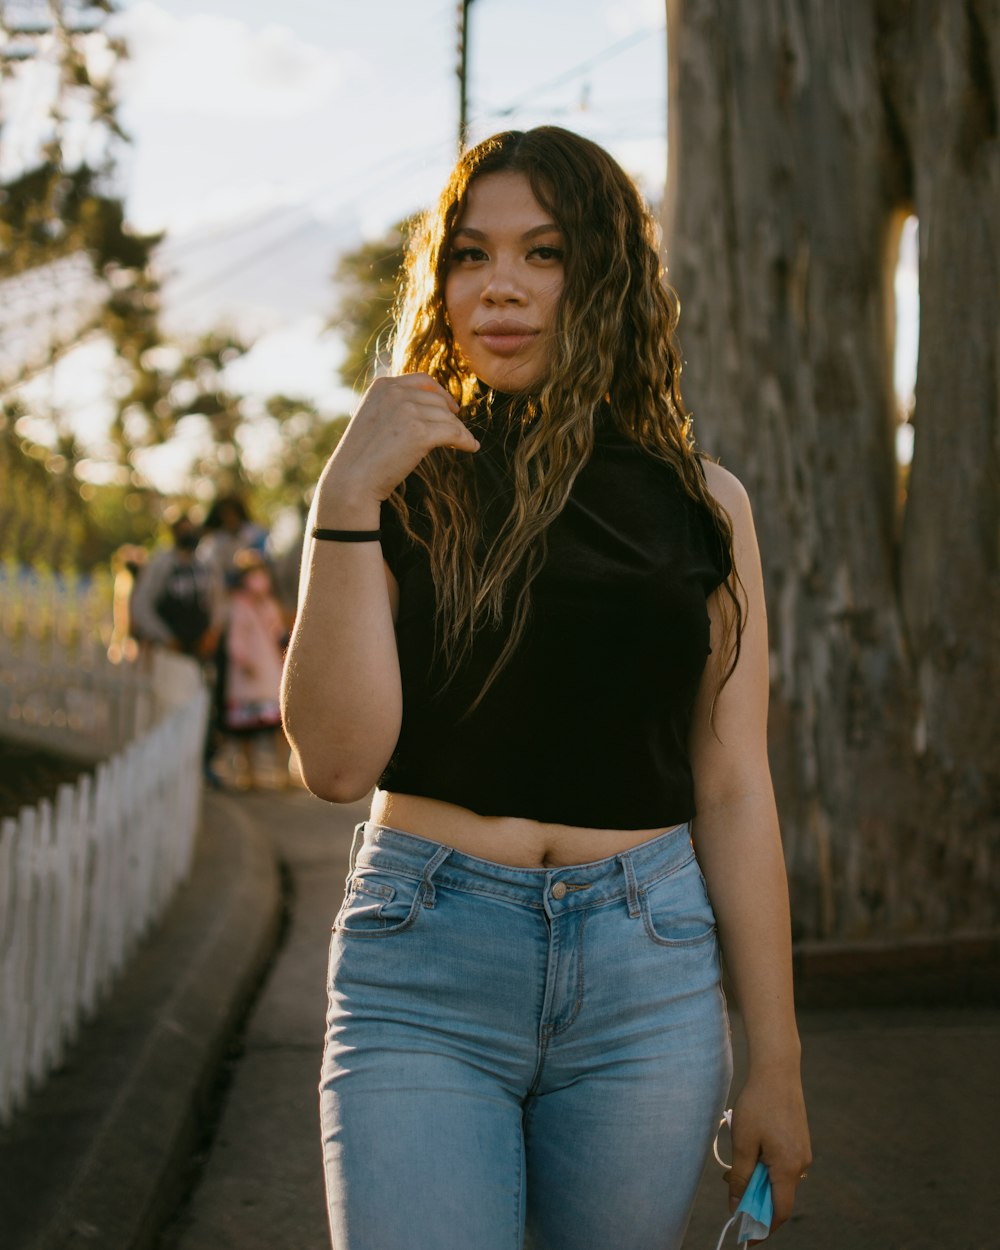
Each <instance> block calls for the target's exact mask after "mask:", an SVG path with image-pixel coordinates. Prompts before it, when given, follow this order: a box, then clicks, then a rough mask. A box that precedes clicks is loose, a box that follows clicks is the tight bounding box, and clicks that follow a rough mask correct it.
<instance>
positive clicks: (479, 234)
mask: <svg viewBox="0 0 1000 1250" xmlns="http://www.w3.org/2000/svg"><path fill="white" fill-rule="evenodd" d="M455 234H456V235H459V234H465V235H468V237H469V238H470V239H480V240H483V239H485V238H486V237H487V236H486V234H485V233H484V232H483V231H482V230H477V229H476V228H475V227H474V226H459V227H458V228H457V229H456V230H455ZM540 234H562V230H561V229H560V228H559V226H557V225H556V223H555V222H554V221H551V222H549V221H547V222H545V224H544V225H541V226H532V228H531V229H530V230H526V231H525V232H524V234H522V235H521V239H522V240H524V241H527V240H528V239H534V238H536V237H537V236H538V235H540Z"/></svg>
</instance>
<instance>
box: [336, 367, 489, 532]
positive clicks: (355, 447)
mask: <svg viewBox="0 0 1000 1250" xmlns="http://www.w3.org/2000/svg"><path fill="white" fill-rule="evenodd" d="M458 410H459V409H458V404H457V403H456V402H455V400H454V398H453V397H452V396H451V395H450V394H449V393H448V392H447V391H446V390H445V389H444V387H443V386H441V385H440V383H438V382H435V381H434V379H433V378H432V377H430V376H429V375H428V374H426V373H407V374H404V375H402V376H401V377H395V378H377V379H376V380H375V381H374V382H373V383H372V384H371V386H370V387H369V388H368V390H367V391H366V392H365V396H364V398H363V399H362V401H361V405H360V407H359V408H358V410H357V412H356V413H355V414H354V416H353V417H352V418H351V421H350V424H349V425H348V427H347V429H346V430H345V431H344V434H343V436H342V438H341V440H340V442H339V443H338V444H337V447H336V449H335V450H334V452H333V455H332V456H331V457H330V459H329V460H328V461H327V463H326V466H325V467H324V469H323V472H322V474H321V475H320V479H319V485H318V487H317V492H316V493H317V500H318V511H319V512H322V513H323V514H324V515H327V510H326V509H325V508H323V503H324V501H325V500H326V499H329V500H330V501H331V502H333V501H337V500H348V501H352V502H356V503H357V504H360V505H362V506H364V505H367V506H368V507H371V506H372V505H375V506H376V507H377V506H378V505H380V504H381V503H382V501H383V500H384V499H388V497H389V495H390V494H391V493H392V492H393V490H394V489H395V488H396V487H397V486H398V485H399V483H400V482H401V481H402V480H403V479H404V478H405V477H407V476H408V474H410V473H412V472H413V470H414V469H415V468H416V467H417V465H418V464H419V463H420V461H421V460H423V458H424V456H426V455H427V453H428V452H430V451H432V450H433V449H434V448H435V447H454V448H455V449H456V450H457V451H465V452H474V451H478V450H479V443H478V442H477V440H476V439H475V438H474V437H473V435H472V434H471V433H470V431H469V430H468V428H467V427H466V426H465V425H464V424H463V423H462V422H461V421H460V420H459V418H458V415H457V414H458Z"/></svg>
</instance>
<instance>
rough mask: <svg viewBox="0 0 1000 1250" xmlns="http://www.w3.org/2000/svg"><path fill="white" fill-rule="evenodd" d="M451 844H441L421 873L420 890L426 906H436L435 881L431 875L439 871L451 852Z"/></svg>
mask: <svg viewBox="0 0 1000 1250" xmlns="http://www.w3.org/2000/svg"><path fill="white" fill-rule="evenodd" d="M451 850H452V848H451V847H450V846H439V847H438V849H437V850H436V851H435V852H434V854H433V855H432V856H431V857H430V859H429V860H428V861H427V863H426V865H425V867H424V871H423V872H422V873H421V874H420V892H421V895H422V897H423V904H424V906H425V907H433V906H434V883H433V882H432V881H431V877H433V876H434V874H435V873H436V872H437V870H438V869H439V868H440V867H441V865H442V864H443V863H444V861H445V860H446V859H447V858H448V856H449V855H450V854H451Z"/></svg>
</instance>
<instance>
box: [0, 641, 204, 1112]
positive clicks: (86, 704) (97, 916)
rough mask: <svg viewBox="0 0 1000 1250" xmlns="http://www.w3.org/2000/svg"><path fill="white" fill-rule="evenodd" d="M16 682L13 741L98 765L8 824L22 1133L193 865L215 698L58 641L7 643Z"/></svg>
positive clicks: (1, 1071)
mask: <svg viewBox="0 0 1000 1250" xmlns="http://www.w3.org/2000/svg"><path fill="white" fill-rule="evenodd" d="M35 644H37V645H35ZM43 661H47V662H44V663H43ZM0 679H2V680H0V739H2V738H3V737H7V738H16V739H17V740H18V741H19V742H30V743H35V744H36V745H39V746H43V745H44V746H48V747H49V748H50V749H52V750H59V751H64V752H65V751H69V752H70V753H71V754H76V755H77V756H78V758H79V759H80V760H81V766H82V767H88V765H90V767H89V768H88V772H87V773H85V774H84V775H82V776H81V777H80V779H79V780H78V781H77V782H76V783H75V784H74V785H63V786H61V787H60V788H59V791H58V793H57V795H56V797H55V800H54V802H50V801H48V800H45V801H42V802H40V803H38V804H37V806H33V807H25V808H22V809H21V811H20V812H19V814H18V816H17V817H16V818H8V819H5V820H3V821H2V822H0V1123H7V1122H9V1121H10V1120H11V1119H12V1117H13V1116H14V1114H15V1113H16V1111H17V1110H18V1109H19V1108H20V1107H21V1106H22V1104H23V1103H24V1101H25V1099H26V1097H27V1095H28V1093H29V1092H30V1090H31V1089H32V1088H34V1087H37V1086H38V1085H39V1084H40V1083H41V1082H43V1081H44V1080H45V1078H46V1076H47V1075H48V1073H49V1072H51V1071H52V1069H53V1068H55V1067H56V1066H58V1065H59V1063H60V1062H61V1061H62V1059H63V1057H64V1055H65V1052H66V1048H67V1046H68V1045H69V1044H70V1043H71V1042H72V1041H73V1040H74V1038H75V1036H76V1034H77V1031H78V1029H79V1026H80V1024H81V1022H82V1021H84V1020H86V1019H87V1018H89V1017H91V1016H93V1014H94V1013H95V1011H96V1010H97V1009H98V1007H99V1005H100V1003H101V1001H102V999H103V997H104V996H105V995H106V994H107V992H108V990H109V988H110V986H111V984H112V982H113V981H114V979H115V977H116V976H117V974H118V973H119V972H120V971H121V969H122V967H123V966H124V965H125V963H126V961H127V960H128V958H129V955H130V954H131V953H132V951H133V950H134V949H135V947H136V944H137V943H138V941H139V939H140V938H141V937H142V935H143V934H144V933H145V932H146V931H147V930H148V929H149V927H150V926H151V925H152V924H153V923H154V922H155V920H156V919H158V918H159V916H160V915H161V914H162V913H163V911H164V909H165V908H166V905H167V903H168V902H169V901H170V899H171V897H172V895H173V893H174V890H175V888H176V887H177V885H178V884H179V882H180V881H181V880H182V879H183V878H184V877H185V876H186V875H187V873H188V871H189V869H190V866H191V861H192V855H193V849H194V839H195V833H196V830H197V821H198V810H199V800H200V793H201V754H202V740H203V735H204V728H205V720H206V716H207V706H208V696H207V692H206V690H205V688H204V684H203V682H202V680H201V676H200V673H199V671H198V669H197V666H196V665H195V664H194V663H193V662H192V661H190V660H187V659H186V658H184V657H181V656H174V655H170V654H158V655H155V656H146V657H143V660H142V661H141V662H139V663H136V664H111V663H110V662H108V661H107V660H106V659H105V658H104V657H103V654H101V655H99V654H98V653H97V652H96V651H95V649H94V648H93V647H90V646H89V645H87V646H83V647H80V646H76V647H75V648H74V651H73V653H71V652H70V651H68V650H66V649H64V648H61V647H60V645H59V644H58V640H57V639H54V638H52V637H49V638H48V639H42V640H40V641H39V640H38V639H30V638H28V639H25V638H21V639H17V640H12V639H11V638H10V637H9V636H7V635H5V634H4V633H3V632H2V631H0ZM73 748H75V751H74V750H73ZM109 748H110V750H109ZM2 752H3V743H2V740H0V755H2ZM102 754H103V755H104V756H105V758H104V759H102V760H100V762H96V763H94V761H95V759H96V757H97V756H99V755H102Z"/></svg>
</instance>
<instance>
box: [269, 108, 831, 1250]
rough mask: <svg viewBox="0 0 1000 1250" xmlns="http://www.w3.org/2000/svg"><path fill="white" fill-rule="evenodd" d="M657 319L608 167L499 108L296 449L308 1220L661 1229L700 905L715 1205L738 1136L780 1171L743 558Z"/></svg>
mask: <svg viewBox="0 0 1000 1250" xmlns="http://www.w3.org/2000/svg"><path fill="white" fill-rule="evenodd" d="M676 320H677V306H676V301H675V300H674V298H673V296H672V295H671V294H670V293H669V292H667V291H666V290H665V289H664V287H663V285H662V283H661V274H660V267H659V263H658V260H657V253H656V248H655V232H654V227H653V225H652V223H651V220H650V218H649V216H648V213H647V212H646V210H645V209H644V207H643V205H642V202H641V200H640V198H639V196H638V194H637V192H636V190H635V188H634V186H633V185H632V183H631V182H630V180H629V179H628V178H627V177H626V175H625V174H624V173H623V172H622V170H621V169H620V168H619V167H618V165H616V164H615V162H614V161H613V160H612V159H611V158H610V157H609V156H608V155H607V154H606V153H605V152H603V151H602V150H601V149H600V148H598V147H597V146H596V145H594V144H592V143H590V142H589V141H588V140H585V139H582V138H579V137H578V136H575V135H572V134H570V133H569V132H567V131H564V130H560V129H557V128H552V127H542V128H540V129H537V130H533V131H530V132H527V133H520V132H509V133H505V134H501V135H498V136H496V137H494V138H493V139H491V140H487V141H486V142H484V143H482V144H480V145H479V146H478V147H476V148H474V149H472V150H471V151H470V152H468V153H466V154H465V156H463V157H462V159H461V160H460V161H459V163H458V166H457V167H456V169H455V171H454V173H453V175H452V178H451V180H450V182H449V184H448V186H447V187H446V188H445V190H444V192H443V194H442V197H441V200H440V202H439V204H438V206H437V208H436V210H435V211H433V212H432V213H430V214H429V215H428V217H427V219H426V220H425V222H424V223H423V226H422V228H421V229H420V230H419V231H418V232H417V233H416V235H415V238H414V240H413V242H412V244H411V248H410V252H409V257H408V263H407V277H406V287H405V291H404V295H403V298H402V303H401V308H400V311H399V317H398V321H397V332H396V342H395V353H396V354H395V372H396V376H394V377H390V378H383V379H380V380H378V381H376V382H375V383H374V384H373V385H372V387H371V388H370V389H369V391H368V392H367V394H366V396H365V398H364V400H363V401H362V403H361V406H360V408H359V409H358V411H357V413H356V414H355V416H354V418H353V420H352V422H351V424H350V426H349V427H348V429H347V431H346V433H345V435H344V437H343V439H342V440H341V443H340V445H339V446H338V448H337V450H336V452H335V453H334V455H333V456H332V457H331V459H330V461H329V462H328V464H327V466H326V468H325V469H324V471H323V474H322V476H321V478H320V482H319V485H318V488H317V491H316V495H315V499H314V502H313V511H312V516H311V525H312V526H313V527H315V528H314V529H313V535H314V537H312V538H311V540H310V541H309V542H308V543H307V545H306V550H305V553H304V562H303V579H302V592H301V595H302V597H301V601H300V607H301V610H300V613H299V617H298V621H297V624H296V627H295V632H294V635H293V639H292V643H291V647H290V652H289V656H288V661H287V664H286V670H285V678H284V688H283V697H284V714H285V720H286V725H287V728H288V731H289V735H290V738H291V741H292V743H293V746H294V749H295V750H296V752H297V753H298V757H299V761H300V765H301V768H302V772H303V775H304V778H305V781H306V784H307V785H308V786H309V788H310V789H311V790H313V791H314V792H315V793H316V794H318V795H320V796H322V797H325V798H328V799H331V800H334V801H337V802H347V801H353V800H357V799H359V798H361V797H363V796H364V795H365V794H367V793H368V791H369V790H370V789H371V787H372V786H373V785H375V786H377V788H376V790H375V796H374V800H373V803H372V808H371V814H370V817H369V820H368V822H367V823H366V824H365V825H363V826H361V827H359V831H358V834H359V836H358V837H356V839H355V848H354V851H353V852H352V874H351V877H350V878H349V889H348V893H347V897H346V899H345V901H344V903H343V905H342V907H341V909H340V912H339V914H338V916H337V919H336V922H335V926H334V929H335V931H334V935H333V942H332V946H331V957H330V986H329V989H330V1010H329V1015H328V1029H327V1042H326V1053H325V1058H324V1071H323V1081H322V1086H321V1106H322V1118H323V1133H324V1153H325V1160H326V1170H327V1194H328V1206H329V1212H330V1224H331V1233H332V1237H333V1242H334V1245H335V1246H336V1247H338V1248H348V1250H362V1248H363V1250H376V1248H377V1250H396V1248H397V1247H400V1248H401V1247H403V1246H406V1247H426V1248H427V1250H432V1248H433V1250H450V1248H451V1247H456V1248H457V1247H460V1246H461V1247H463V1248H464V1247H476V1250H492V1248H493V1247H498V1248H499V1247H501V1246H502V1247H515V1246H520V1245H521V1244H522V1238H523V1236H524V1233H525V1229H526V1231H527V1237H528V1242H527V1244H529V1245H533V1246H535V1247H538V1248H539V1250H556V1248H560V1250H588V1248H590V1247H594V1248H595V1250H596V1247H601V1248H602V1250H604V1248H606V1247H611V1246H613V1247H615V1248H616V1250H653V1248H654V1247H655V1248H656V1250H666V1248H668V1247H678V1246H679V1245H680V1243H681V1240H682V1238H683V1233H684V1228H685V1225H686V1223H687V1219H688V1214H689V1211H690V1207H691V1204H692V1201H693V1198H694V1193H695V1188H696V1185H697V1181H698V1176H699V1174H700V1171H701V1167H702V1162H703V1160H704V1157H705V1154H706V1151H707V1148H708V1146H709V1144H710V1142H711V1139H712V1137H713V1135H714V1132H715V1129H716V1126H717V1124H718V1121H719V1116H720V1113H721V1111H722V1109H723V1107H724V1105H725V1102H726V1093H727V1089H728V1084H729V1080H730V1074H731V1060H730V1048H729V1033H728V1024H727V1019H726V1014H725V1005H724V1001H723V998H722V993H721V989H720V974H719V960H718V951H717V946H716V918H717V921H718V936H719V938H720V940H721V944H722V947H723V949H724V951H725V955H726V961H727V965H728V968H729V973H730V976H731V979H732V983H733V985H734V987H735V990H736V993H737V994H738V997H739V1005H740V1009H741V1012H742V1014H743V1018H744V1021H745V1024H746V1029H747V1032H748V1035H749V1041H750V1054H751V1066H750V1074H749V1078H748V1080H747V1083H746V1085H745V1087H744V1088H743V1090H742V1092H741V1093H740V1095H739V1097H738V1098H737V1100H736V1103H735V1109H734V1110H735V1114H734V1120H733V1144H734V1162H733V1168H732V1172H731V1173H730V1174H729V1185H730V1201H731V1204H733V1205H735V1200H736V1199H737V1198H738V1196H739V1194H740V1193H741V1192H742V1189H743V1187H744V1186H745V1185H746V1181H747V1178H748V1177H749V1176H750V1174H751V1173H752V1171H753V1169H754V1166H755V1164H756V1162H757V1160H758V1158H762V1159H763V1160H764V1161H765V1162H766V1163H767V1165H768V1167H769V1169H770V1175H771V1180H772V1185H773V1190H774V1202H775V1221H774V1225H773V1226H774V1227H777V1225H778V1224H780V1223H781V1222H783V1221H784V1220H785V1219H787V1218H788V1215H789V1212H790V1210H791V1205H792V1201H793V1197H794V1192H795V1188H796V1185H797V1184H798V1182H799V1180H800V1178H801V1176H802V1174H803V1173H804V1171H805V1169H806V1167H807V1166H808V1163H809V1142H808V1130H807V1127H806V1120H805V1112H804V1108H803V1100H802V1091H801V1084H800V1078H799V1043H798V1037H797V1033H796V1027H795V1019H794V1013H793V1007H792V989H791V960H790V941H789V919H788V904H787V890H786V883H785V874H784V865H783V859H782V853H781V845H780V839H779V835H778V827H777V819H776V815H775V808H774V801H773V796H772V790H771V784H770V777H769V774H768V766H767V755H766V748H765V724H766V703H767V687H768V682H767V644H766V636H765V622H764V603H763V592H762V584H761V573H760V565H759V560H758V554H757V547H756V542H755V539H754V533H753V524H752V521H751V516H750V508H749V504H748V502H747V498H746V495H745V493H744V491H743V489H742V487H741V486H740V484H739V483H738V482H737V481H736V479H735V478H734V477H733V476H732V475H731V474H729V473H727V472H726V471H725V470H723V469H722V468H720V467H719V466H717V465H714V464H710V463H706V464H704V466H702V465H701V464H700V462H699V461H698V460H697V459H696V458H695V456H694V454H693V452H692V449H691V446H690V440H689V430H688V423H687V422H686V420H685V417H684V414H683V408H682V405H681V399H680V392H679V389H678V375H679V372H680V358H679V355H678V353H677V348H676V346H675V344H674V339H673V332H674V329H675V325H676ZM379 539H381V541H380V542H379V541H378V540H379ZM692 837H693V843H694V848H695V850H696V851H697V859H695V858H694V854H693V852H692V846H691V839H692ZM706 882H707V894H706ZM709 896H710V898H711V902H709ZM713 909H714V915H713Z"/></svg>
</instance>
